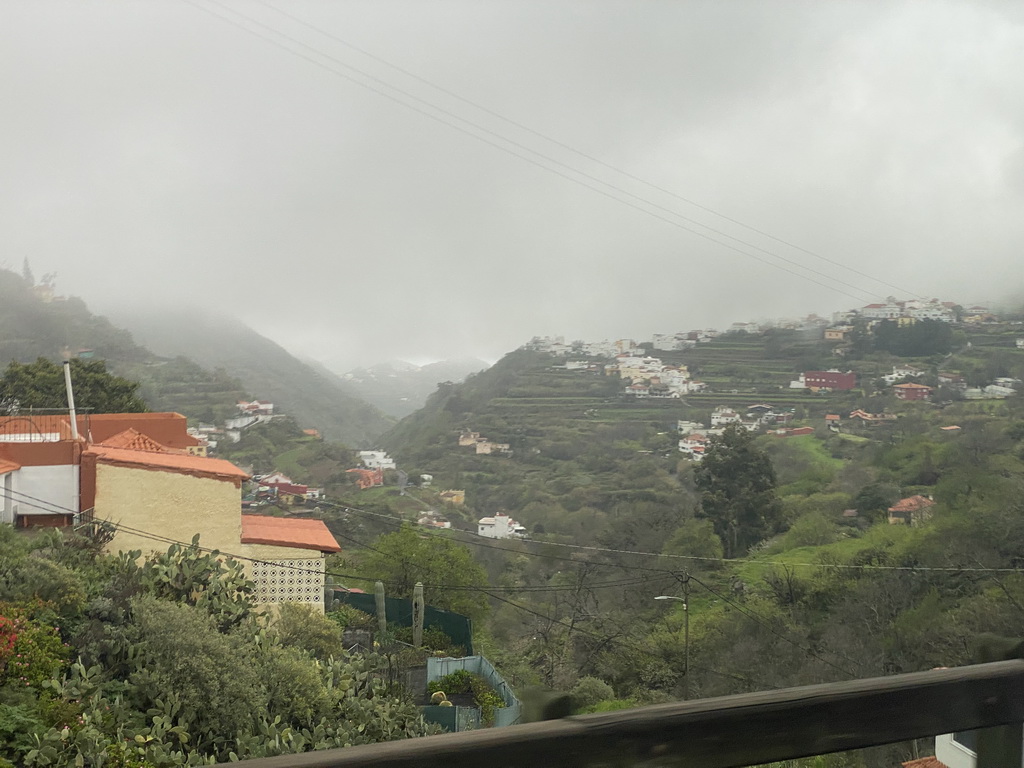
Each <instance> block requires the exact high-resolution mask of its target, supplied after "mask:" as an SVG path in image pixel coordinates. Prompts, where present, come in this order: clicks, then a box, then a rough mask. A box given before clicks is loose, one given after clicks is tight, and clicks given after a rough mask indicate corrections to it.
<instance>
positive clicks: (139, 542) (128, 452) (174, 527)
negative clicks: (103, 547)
mask: <svg viewBox="0 0 1024 768" xmlns="http://www.w3.org/2000/svg"><path fill="white" fill-rule="evenodd" d="M81 466H82V472H81V478H82V486H81V492H82V498H81V502H82V509H90V508H91V510H92V517H93V519H96V520H105V521H107V522H110V523H112V524H113V525H115V526H116V527H117V532H116V534H115V535H114V538H113V540H112V541H111V542H110V544H109V545H108V549H109V550H110V551H114V552H117V551H131V550H141V551H142V552H144V553H148V552H152V551H155V550H164V549H166V548H167V546H168V543H169V541H168V540H171V541H177V542H182V543H186V544H187V543H189V542H191V541H192V538H193V537H194V536H195V535H196V534H199V544H200V546H202V547H204V548H207V549H216V550H219V551H221V552H223V553H224V554H225V555H234V556H236V557H240V558H242V562H243V563H244V564H245V566H246V571H247V573H248V575H249V577H250V578H251V579H253V581H255V582H256V595H255V598H256V602H257V603H259V604H264V605H268V604H275V603H285V602H295V603H304V604H307V605H309V606H310V607H312V608H314V609H318V610H319V611H321V612H322V611H323V610H324V571H325V559H326V555H327V553H329V552H340V551H341V547H339V546H338V543H337V541H335V539H334V537H333V536H332V535H331V533H330V531H329V530H328V529H327V526H326V525H324V523H323V522H322V521H320V520H297V519H286V518H274V517H263V516H259V515H242V514H241V506H242V491H241V488H242V481H243V480H245V479H246V478H247V477H248V475H247V474H246V473H245V472H243V471H242V470H240V469H239V468H238V467H236V466H235V465H234V464H232V463H231V462H228V461H224V460H223V459H212V458H205V457H199V456H190V455H188V454H187V453H184V452H182V451H176V450H173V449H168V448H167V447H166V446H164V445H161V444H160V443H157V442H156V441H155V440H153V439H151V438H149V437H147V436H146V435H141V434H139V433H138V432H135V431H134V430H131V431H129V432H126V433H122V434H120V435H118V436H116V437H115V438H111V439H110V440H108V441H107V443H102V444H97V445H91V446H89V447H88V448H87V449H86V450H84V451H83V452H82V459H81Z"/></svg>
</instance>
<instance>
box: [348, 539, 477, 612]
mask: <svg viewBox="0 0 1024 768" xmlns="http://www.w3.org/2000/svg"><path fill="white" fill-rule="evenodd" d="M360 564H361V566H362V569H361V570H362V571H363V572H364V573H365V574H367V576H369V577H370V578H371V579H379V580H380V581H382V582H384V586H385V588H386V589H387V593H388V595H389V596H391V597H405V598H411V597H412V590H413V587H414V586H416V582H422V583H423V585H424V587H425V590H424V594H425V595H426V601H427V604H428V605H432V606H434V607H435V608H441V609H443V610H446V611H454V612H455V613H461V614H463V615H465V616H469V617H470V618H471V619H482V618H483V617H484V616H486V614H487V610H488V605H487V598H486V597H485V596H484V594H483V593H482V592H479V591H476V590H473V589H466V587H471V586H480V585H485V584H487V583H488V582H487V573H486V571H485V570H484V568H483V566H481V565H480V564H479V563H478V562H476V561H475V560H474V559H473V556H472V555H471V554H470V553H469V549H467V548H466V547H464V546H461V545H460V544H456V543H455V542H453V541H448V540H447V539H442V538H439V537H437V536H431V535H423V534H421V533H419V532H418V531H417V530H416V529H415V528H413V527H412V526H410V525H405V526H402V528H401V529H399V530H397V531H395V532H394V533H388V534H385V535H383V536H381V537H380V538H378V539H377V540H376V541H375V542H374V544H373V549H372V550H370V551H368V552H366V553H365V554H364V555H363V556H362V557H361V561H360ZM449 587H453V588H454V589H449Z"/></svg>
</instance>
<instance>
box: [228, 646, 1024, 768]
mask: <svg viewBox="0 0 1024 768" xmlns="http://www.w3.org/2000/svg"><path fill="white" fill-rule="evenodd" d="M1022 721H1024V661H999V662H994V663H991V664H977V665H973V666H969V667H957V668H954V669H945V670H933V671H930V672H915V673H912V674H907V675H894V676H892V677H879V678H871V679H868V680H851V681H847V682H842V683H830V684H827V685H811V686H805V687H801V688H788V689H784V690H777V691H763V692H760V693H748V694H742V695H739V696H724V697H721V698H715V699H702V700H699V701H689V702H680V703H672V704H659V705H656V706H652V707H642V708H639V709H632V710H625V711H621V712H611V713H603V714H596V715H582V716H579V717H570V718H566V719H563V720H552V721H548V722H541V723H531V724H528V725H518V726H512V727H511V728H499V729H488V730H481V731H471V732H468V733H452V734H444V735H441V736H431V737H428V738H422V739H408V740H404V741H392V742H388V743H384V744H371V745H367V746H361V747H349V748H347V749H333V750H324V751H321V752H306V753H304V754H299V755H284V756H281V757H271V758H261V759H258V760H248V761H243V762H244V765H245V768H437V766H443V767H444V768H514V767H517V768H541V767H542V766H552V767H555V766H582V765H593V766H610V765H616V766H632V765H640V764H644V763H650V764H653V765H672V766H683V767H684V768H690V767H692V768H733V767H734V766H744V765H758V764H762V763H769V762H774V761H777V760H788V759H793V758H800V757H808V756H811V755H819V754H825V753H828V752H842V751H846V750H851V749H861V748H864V747H871V746H876V745H879V744H890V743H894V742H899V741H906V740H910V739H916V738H923V737H927V736H934V735H936V734H940V733H950V732H953V731H968V730H975V729H978V728H991V727H993V726H1007V725H1015V726H1016V727H1015V728H1003V729H997V730H996V731H995V734H996V735H997V736H1000V735H1001V736H1004V737H1007V738H1004V739H1003V742H1004V744H1007V743H1008V744H1010V745H1011V746H1012V745H1014V744H1015V749H1013V748H1011V749H1010V750H1008V751H1007V750H1002V751H1000V750H989V749H987V748H986V747H985V743H986V741H988V740H986V739H985V738H982V739H981V744H980V746H979V754H978V766H977V768H1021V757H1020V744H1021V722H1022ZM1014 753H1015V754H1014Z"/></svg>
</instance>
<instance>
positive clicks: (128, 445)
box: [100, 428, 176, 453]
mask: <svg viewBox="0 0 1024 768" xmlns="http://www.w3.org/2000/svg"><path fill="white" fill-rule="evenodd" d="M100 445H101V446H103V447H104V448H125V449H127V450H129V451H151V452H154V453H176V451H171V450H170V449H169V448H167V447H165V446H163V445H160V443H158V442H157V441H156V440H154V439H153V438H151V437H148V436H147V435H144V434H142V433H141V432H139V431H138V430H137V429H130V428H129V429H126V430H125V431H124V432H118V433H117V434H116V435H114V436H113V437H110V438H107V439H106V440H104V441H103V442H102V443H100Z"/></svg>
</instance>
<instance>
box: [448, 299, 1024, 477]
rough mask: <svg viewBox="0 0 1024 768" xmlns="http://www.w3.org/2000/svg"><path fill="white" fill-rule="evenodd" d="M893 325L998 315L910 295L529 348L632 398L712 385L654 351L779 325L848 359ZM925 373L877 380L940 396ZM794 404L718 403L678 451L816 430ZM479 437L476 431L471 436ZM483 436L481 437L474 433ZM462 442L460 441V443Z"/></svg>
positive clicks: (944, 381) (876, 417) (840, 376)
mask: <svg viewBox="0 0 1024 768" xmlns="http://www.w3.org/2000/svg"><path fill="white" fill-rule="evenodd" d="M885 321H889V322H895V323H896V324H897V325H898V326H899V327H905V326H908V325H912V324H915V323H918V322H922V321H937V322H942V323H950V324H964V325H967V326H972V325H974V326H976V325H981V324H984V323H996V322H999V321H1000V318H999V316H998V315H997V314H996V313H995V312H993V311H991V310H990V309H988V308H987V307H982V306H971V307H967V308H963V307H961V306H960V305H958V304H956V303H955V302H949V301H940V300H938V299H928V300H924V299H911V300H907V301H898V300H897V299H895V298H894V297H890V298H889V299H887V300H886V302H884V303H877V304H868V305H866V306H864V307H861V308H859V309H850V310H847V311H844V312H836V313H834V314H833V315H832V317H831V319H827V318H823V317H820V316H818V315H815V314H812V315H808V316H807V317H805V318H803V319H800V320H788V321H776V322H767V323H754V322H737V323H733V324H732V325H730V326H729V327H728V328H727V329H726V330H724V331H718V330H715V329H702V330H693V331H686V332H680V333H674V334H663V333H656V334H654V335H653V336H652V337H651V339H650V341H649V342H640V343H638V342H637V341H635V340H633V339H617V340H615V341H599V342H587V341H573V342H570V343H566V341H565V338H564V337H561V336H556V337H534V338H533V339H531V340H530V341H529V342H528V343H527V344H526V345H524V346H525V348H527V349H531V350H534V351H538V352H545V353H547V354H550V355H554V356H556V357H560V358H565V361H564V362H563V363H559V364H556V365H555V366H554V367H556V368H561V369H564V370H568V371H589V372H591V373H595V372H596V373H602V374H604V375H606V376H615V377H618V378H620V379H622V380H623V382H624V386H623V389H622V390H621V391H622V394H623V395H624V396H626V397H631V398H638V399H640V398H650V399H680V398H682V397H684V396H686V395H687V394H692V393H705V392H709V391H710V390H709V388H708V385H707V384H706V383H705V382H703V381H700V380H699V379H694V378H693V377H691V375H690V372H689V370H688V368H687V366H686V365H683V364H680V363H676V364H666V363H665V362H663V361H662V359H661V358H659V357H655V356H654V355H652V354H651V353H652V352H655V351H664V352H679V351H684V350H688V349H693V348H695V347H697V346H698V345H699V344H703V343H707V342H710V341H712V340H714V339H716V338H719V337H721V336H723V335H730V334H761V333H764V332H765V331H768V330H770V329H775V328H780V329H788V330H796V331H801V332H803V333H806V334H813V335H815V336H817V337H818V338H821V339H823V340H824V341H826V342H829V343H831V344H832V345H833V353H834V354H835V355H836V356H838V357H844V356H845V353H846V346H844V345H846V344H847V343H848V342H849V341H850V338H851V335H852V333H853V332H854V330H855V329H856V328H857V327H858V325H859V326H860V327H861V328H863V329H865V330H868V331H870V330H872V329H874V328H875V327H877V326H878V325H879V324H880V323H882V322H885ZM1016 347H1017V348H1018V349H1024V335H1022V336H1021V337H1020V338H1018V339H1016ZM794 374H795V375H794V378H793V379H792V380H791V381H790V383H789V389H791V390H804V391H809V392H813V393H819V392H821V393H828V392H842V391H849V390H853V389H855V388H856V387H857V384H858V382H857V375H856V374H855V373H854V372H853V371H849V370H846V371H843V370H839V369H837V368H833V369H829V370H824V371H795V372H794ZM925 374H926V371H925V370H923V369H921V368H919V367H916V366H913V365H906V364H899V365H894V366H893V368H892V372H891V373H888V374H885V375H883V376H881V377H880V379H879V381H880V382H881V383H883V384H884V385H885V386H887V387H890V388H891V390H892V392H893V394H894V396H895V397H896V398H897V399H899V400H903V401H928V400H931V399H932V397H933V395H934V394H935V391H936V388H935V387H933V386H929V385H926V384H923V383H920V382H918V381H915V380H916V379H919V378H921V377H922V376H924V375H925ZM938 384H939V386H944V387H948V388H949V389H950V390H953V391H955V392H957V393H958V394H959V396H960V397H962V398H964V399H967V400H972V399H973V400H982V399H1000V398H1005V397H1012V396H1015V395H1016V394H1017V393H1018V389H1019V388H1020V387H1021V385H1022V383H1021V381H1020V380H1019V379H1014V378H995V379H993V380H992V381H991V383H989V384H986V385H985V386H981V387H968V386H967V383H966V381H965V380H964V378H963V376H961V375H960V374H958V373H953V372H942V371H940V372H939V373H938ZM793 414H794V409H779V408H775V407H773V406H771V405H766V404H753V405H750V406H748V407H747V408H746V409H745V411H744V412H743V413H742V414H741V413H740V412H738V411H737V410H735V409H734V408H732V407H729V406H724V405H723V406H719V407H717V408H715V409H714V411H713V412H712V414H711V419H710V423H709V424H702V423H697V422H691V421H685V420H680V421H679V422H678V424H677V431H678V434H679V451H680V452H681V453H682V454H683V455H684V456H685V457H687V458H690V459H692V460H694V461H700V460H701V458H702V457H703V455H704V452H705V450H706V447H707V444H708V441H709V438H710V437H712V436H715V435H719V434H721V433H722V432H723V431H724V429H725V427H727V426H728V425H730V424H736V425H739V426H741V427H743V428H745V429H748V430H751V431H754V430H764V431H769V432H771V433H773V434H776V435H778V436H782V437H787V436H799V435H802V434H812V433H813V432H814V429H813V428H812V427H795V428H792V427H787V426H786V425H787V424H788V422H789V421H791V420H792V418H793ZM847 418H848V419H853V420H855V421H857V422H859V423H862V424H880V423H885V422H886V421H890V420H892V419H895V416H891V415H888V414H884V413H883V414H872V413H868V412H866V411H863V410H855V411H852V412H851V413H850V414H849V415H848V416H847ZM841 420H842V418H841V416H840V415H839V414H828V415H827V416H826V418H825V426H826V428H828V429H830V430H833V431H838V430H839V428H840V422H841ZM471 435H472V436H476V433H471ZM476 437H478V436H476ZM465 439H466V443H465V444H467V445H469V444H472V442H471V440H472V439H474V437H471V436H470V435H467V436H466V437H465ZM460 444H463V443H461V442H460Z"/></svg>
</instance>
